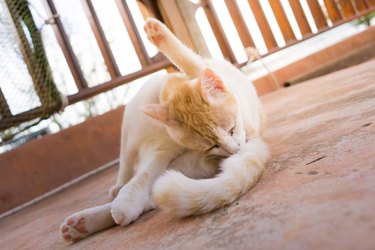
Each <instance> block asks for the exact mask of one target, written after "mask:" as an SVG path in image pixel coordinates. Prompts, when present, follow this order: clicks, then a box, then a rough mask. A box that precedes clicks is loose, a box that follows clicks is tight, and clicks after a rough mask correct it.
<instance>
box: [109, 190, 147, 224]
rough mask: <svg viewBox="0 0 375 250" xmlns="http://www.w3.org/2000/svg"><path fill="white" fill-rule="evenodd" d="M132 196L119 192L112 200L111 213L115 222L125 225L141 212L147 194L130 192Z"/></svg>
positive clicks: (136, 217)
mask: <svg viewBox="0 0 375 250" xmlns="http://www.w3.org/2000/svg"><path fill="white" fill-rule="evenodd" d="M132 196H133V197H129V196H128V195H123V194H121V195H118V196H117V197H116V199H114V200H113V201H112V204H111V214H112V218H113V219H114V221H115V222H116V224H119V225H121V226H127V225H129V224H130V223H131V222H133V221H135V220H136V219H138V217H139V216H140V215H141V214H142V213H143V211H144V208H145V205H146V202H147V200H148V197H147V195H145V194H144V195H135V194H132ZM142 196H144V197H142Z"/></svg>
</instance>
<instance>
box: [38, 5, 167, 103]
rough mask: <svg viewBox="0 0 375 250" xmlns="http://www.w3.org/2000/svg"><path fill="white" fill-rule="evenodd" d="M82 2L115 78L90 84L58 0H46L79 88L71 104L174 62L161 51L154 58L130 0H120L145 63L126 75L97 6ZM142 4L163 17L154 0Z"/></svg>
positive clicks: (137, 51)
mask: <svg viewBox="0 0 375 250" xmlns="http://www.w3.org/2000/svg"><path fill="white" fill-rule="evenodd" d="M81 3H82V5H83V7H84V10H85V14H86V17H87V19H88V20H89V23H90V27H91V29H92V32H93V33H94V36H95V39H96V42H97V44H98V47H99V49H100V52H101V55H102V57H103V59H104V62H105V65H106V67H107V70H108V73H109V75H110V78H111V79H110V80H109V81H107V82H104V83H101V84H98V85H96V86H93V87H89V86H88V83H87V80H86V79H85V77H84V75H83V73H82V69H81V67H80V65H79V63H78V59H77V57H76V55H75V53H74V50H73V48H72V45H71V43H70V41H69V37H68V34H67V32H66V29H65V27H64V25H63V23H62V22H61V20H60V16H59V12H58V11H57V8H56V6H55V3H54V0H44V6H45V9H46V11H47V13H48V14H49V15H50V16H53V17H55V20H54V24H53V30H54V33H55V36H56V37H57V40H58V43H59V45H60V47H61V49H62V52H63V54H64V56H65V59H66V61H67V64H68V66H69V69H70V71H71V73H72V76H73V78H74V81H75V84H76V86H77V89H78V92H77V93H75V94H72V95H69V96H68V102H69V104H73V103H76V102H78V101H81V100H84V99H87V98H90V97H92V96H94V95H97V94H100V93H102V92H105V91H108V90H110V89H113V88H115V87H118V86H120V85H123V84H125V83H128V82H131V81H133V80H135V79H137V78H140V77H142V76H145V75H148V74H150V73H152V72H155V71H158V70H160V69H163V68H166V67H168V66H169V65H170V62H169V61H168V60H167V59H166V58H165V57H164V56H162V55H161V54H157V55H155V56H153V57H150V56H149V55H148V53H147V51H146V49H145V46H144V44H143V41H142V39H141V37H140V34H139V31H138V30H137V27H136V25H135V21H134V18H133V16H132V14H131V13H130V9H129V6H128V4H127V2H126V1H125V0H116V5H117V8H118V11H119V13H120V15H121V18H122V20H123V23H124V26H125V27H126V30H127V32H128V34H129V36H130V39H131V42H132V44H133V47H134V49H135V51H136V53H137V56H138V58H139V61H140V63H141V66H142V69H141V70H139V71H136V72H133V73H130V74H127V75H122V74H121V73H120V71H119V68H118V65H117V62H116V60H115V58H114V56H113V54H112V51H111V48H110V46H109V44H108V41H107V39H106V36H105V34H104V31H103V28H102V26H101V23H100V21H99V19H98V16H97V14H96V11H95V9H94V7H93V3H92V1H91V0H81ZM77 4H80V3H77ZM139 4H141V5H144V8H146V9H147V13H146V12H145V11H144V12H143V14H146V15H150V16H153V17H156V18H159V19H161V16H160V13H159V12H158V9H157V8H156V5H155V4H154V3H152V1H142V2H139Z"/></svg>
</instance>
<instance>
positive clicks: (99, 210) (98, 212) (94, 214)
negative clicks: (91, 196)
mask: <svg viewBox="0 0 375 250" xmlns="http://www.w3.org/2000/svg"><path fill="white" fill-rule="evenodd" d="M114 225H115V221H114V220H113V218H112V215H111V204H110V203H107V204H105V205H102V206H98V207H93V208H88V209H85V210H82V211H79V212H77V213H74V214H72V215H71V216H69V217H68V218H66V219H65V221H64V222H63V223H62V224H61V226H60V234H61V236H62V238H63V239H64V240H65V241H67V242H76V241H78V240H81V239H83V238H86V237H87V236H89V235H91V234H94V233H96V232H98V231H101V230H103V229H106V228H109V227H111V226H114Z"/></svg>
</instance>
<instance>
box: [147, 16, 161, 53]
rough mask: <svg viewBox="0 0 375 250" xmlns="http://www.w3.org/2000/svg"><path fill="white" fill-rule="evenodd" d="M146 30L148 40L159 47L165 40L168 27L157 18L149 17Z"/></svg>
mask: <svg viewBox="0 0 375 250" xmlns="http://www.w3.org/2000/svg"><path fill="white" fill-rule="evenodd" d="M144 30H145V32H146V34H147V38H148V40H150V42H152V43H153V44H154V45H155V46H157V47H159V46H160V44H161V43H162V41H163V40H165V33H166V27H165V25H164V24H162V23H161V22H160V21H158V20H156V19H153V18H149V19H147V21H146V23H145V26H144Z"/></svg>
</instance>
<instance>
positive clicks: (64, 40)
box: [43, 0, 87, 90]
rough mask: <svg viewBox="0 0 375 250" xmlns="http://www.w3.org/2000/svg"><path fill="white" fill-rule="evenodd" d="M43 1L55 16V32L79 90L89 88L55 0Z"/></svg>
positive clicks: (53, 26) (48, 10)
mask: <svg viewBox="0 0 375 250" xmlns="http://www.w3.org/2000/svg"><path fill="white" fill-rule="evenodd" d="M43 3H44V7H45V9H46V12H47V14H48V15H50V16H54V17H55V18H54V20H55V22H54V24H53V25H52V28H53V31H54V32H55V35H56V38H57V41H58V43H59V45H60V47H61V50H62V52H63V54H64V56H65V59H66V61H67V63H68V66H69V69H70V72H72V76H73V78H74V81H75V83H76V86H77V88H78V90H82V89H85V88H87V82H86V79H85V77H84V76H83V74H82V71H81V67H80V65H79V63H78V60H77V57H76V56H75V54H74V51H73V48H72V46H71V45H70V42H69V38H68V35H67V34H66V32H65V29H64V26H63V24H62V22H61V20H60V17H59V14H58V13H57V10H56V7H55V4H54V3H53V0H44V1H43Z"/></svg>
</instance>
